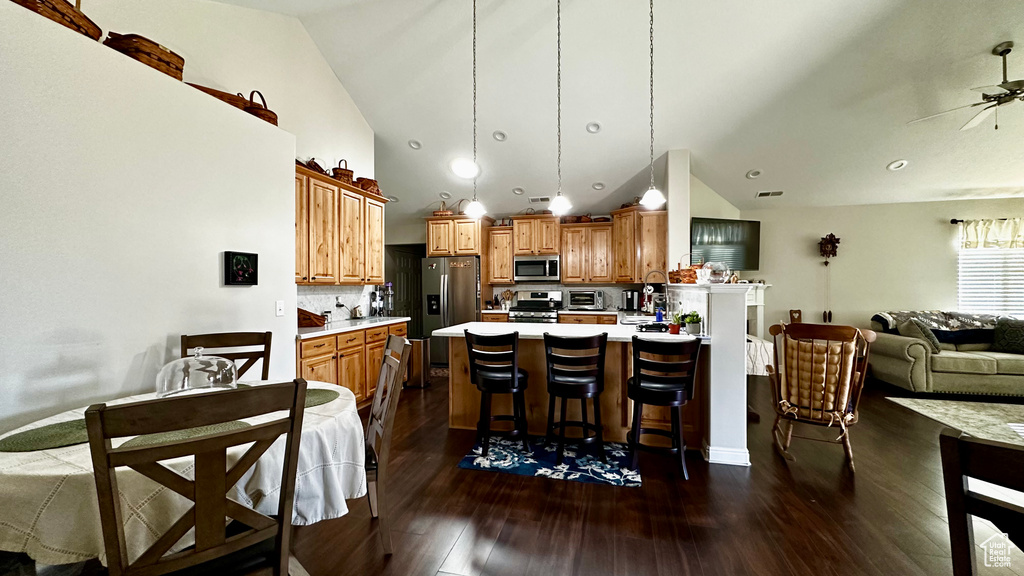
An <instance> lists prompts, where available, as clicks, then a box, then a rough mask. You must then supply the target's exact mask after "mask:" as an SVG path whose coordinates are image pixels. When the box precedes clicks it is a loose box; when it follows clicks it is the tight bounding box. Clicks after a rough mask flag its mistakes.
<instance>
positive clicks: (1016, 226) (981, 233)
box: [960, 218, 1024, 248]
mask: <svg viewBox="0 0 1024 576" xmlns="http://www.w3.org/2000/svg"><path fill="white" fill-rule="evenodd" d="M960 247H961V248H1024V219H1021V218H1006V219H1004V220H964V221H963V223H962V224H961V225H960Z"/></svg>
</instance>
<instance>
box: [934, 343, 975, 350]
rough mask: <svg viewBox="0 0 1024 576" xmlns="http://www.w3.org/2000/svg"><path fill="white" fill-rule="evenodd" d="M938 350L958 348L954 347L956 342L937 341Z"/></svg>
mask: <svg viewBox="0 0 1024 576" xmlns="http://www.w3.org/2000/svg"><path fill="white" fill-rule="evenodd" d="M964 346H975V344H964ZM977 346H982V344H977ZM984 346H987V344H984ZM939 350H959V348H957V347H956V344H950V343H949V342H939Z"/></svg>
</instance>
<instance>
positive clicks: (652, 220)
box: [612, 206, 668, 283]
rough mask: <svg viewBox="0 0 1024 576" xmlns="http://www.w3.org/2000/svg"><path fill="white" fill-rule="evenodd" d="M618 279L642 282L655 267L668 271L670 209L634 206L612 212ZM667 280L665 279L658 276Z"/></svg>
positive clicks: (658, 280)
mask: <svg viewBox="0 0 1024 576" xmlns="http://www.w3.org/2000/svg"><path fill="white" fill-rule="evenodd" d="M612 238H613V242H614V250H613V254H614V268H613V270H614V275H615V281H616V282H631V283H637V282H643V281H644V276H646V275H647V273H648V272H650V271H652V270H662V271H666V270H667V265H668V262H667V260H668V212H666V211H665V210H643V209H642V208H640V207H639V206H631V207H629V208H623V209H621V210H615V211H613V212H612ZM655 281H657V282H666V281H667V280H666V279H665V278H661V277H660V276H659V277H658V279H655Z"/></svg>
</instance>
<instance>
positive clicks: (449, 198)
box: [438, 192, 452, 200]
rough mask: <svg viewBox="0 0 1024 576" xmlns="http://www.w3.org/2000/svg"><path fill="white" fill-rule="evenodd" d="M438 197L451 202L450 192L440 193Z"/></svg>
mask: <svg viewBox="0 0 1024 576" xmlns="http://www.w3.org/2000/svg"><path fill="white" fill-rule="evenodd" d="M438 196H440V197H441V198H442V199H443V200H451V199H452V193H451V192H441V193H440V194H438Z"/></svg>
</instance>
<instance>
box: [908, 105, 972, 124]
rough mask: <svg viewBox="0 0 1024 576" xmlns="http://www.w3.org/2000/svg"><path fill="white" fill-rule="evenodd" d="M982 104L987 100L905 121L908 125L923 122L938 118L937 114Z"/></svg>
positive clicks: (941, 114) (940, 114)
mask: <svg viewBox="0 0 1024 576" xmlns="http://www.w3.org/2000/svg"><path fill="white" fill-rule="evenodd" d="M983 104H988V102H976V103H974V104H967V105H966V106H958V107H956V108H953V109H952V110H946V111H945V112H939V113H938V114H932V115H931V116H925V117H924V118H918V119H917V120H911V121H910V122H907V124H908V125H909V124H916V123H918V122H924V121H925V120H931V119H932V118H938V117H939V116H944V115H946V114H949V113H951V112H956V111H957V110H963V109H964V108H974V107H975V106H981V105H983Z"/></svg>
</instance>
